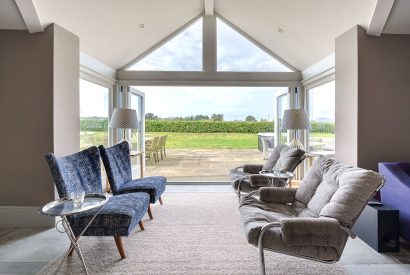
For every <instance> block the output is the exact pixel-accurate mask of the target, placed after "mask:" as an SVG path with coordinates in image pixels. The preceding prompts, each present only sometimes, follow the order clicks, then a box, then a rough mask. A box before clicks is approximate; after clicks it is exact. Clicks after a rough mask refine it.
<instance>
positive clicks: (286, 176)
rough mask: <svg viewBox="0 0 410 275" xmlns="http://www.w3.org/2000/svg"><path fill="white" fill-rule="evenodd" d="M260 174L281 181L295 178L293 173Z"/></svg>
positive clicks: (272, 172)
mask: <svg viewBox="0 0 410 275" xmlns="http://www.w3.org/2000/svg"><path fill="white" fill-rule="evenodd" d="M259 174H260V175H264V176H267V177H272V178H280V179H292V178H294V177H295V174H294V173H292V172H280V171H260V172H259Z"/></svg>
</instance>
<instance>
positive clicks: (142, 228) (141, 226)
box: [138, 221, 145, 230]
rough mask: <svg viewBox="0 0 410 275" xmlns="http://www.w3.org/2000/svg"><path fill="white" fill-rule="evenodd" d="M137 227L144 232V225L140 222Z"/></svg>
mask: <svg viewBox="0 0 410 275" xmlns="http://www.w3.org/2000/svg"><path fill="white" fill-rule="evenodd" d="M138 225H139V226H140V228H141V230H144V229H145V228H144V224H143V223H142V221H140V222H139V223H138Z"/></svg>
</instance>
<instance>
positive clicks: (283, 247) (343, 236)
mask: <svg viewBox="0 0 410 275" xmlns="http://www.w3.org/2000/svg"><path fill="white" fill-rule="evenodd" d="M383 182H384V179H383V177H382V176H381V175H379V174H378V173H376V172H373V171H369V170H364V169H360V168H355V167H351V166H348V165H345V164H342V163H340V162H336V161H335V160H332V159H329V158H324V157H319V158H318V159H317V160H316V161H315V163H314V164H313V166H312V168H311V169H310V171H309V172H308V174H307V175H306V176H305V178H304V179H303V181H302V183H301V185H300V187H299V188H298V189H295V188H279V187H265V188H261V189H260V190H258V191H254V192H251V193H249V194H247V195H246V196H243V197H242V200H241V205H240V208H239V209H240V213H241V216H242V222H243V224H244V228H245V235H246V238H247V240H248V242H249V243H250V244H253V245H255V246H258V248H259V257H260V268H261V274H265V262H264V249H267V250H272V251H276V252H279V253H283V254H288V255H293V256H297V257H302V258H308V259H312V260H316V261H321V262H327V263H332V262H335V261H338V260H339V259H340V257H341V255H342V252H343V249H344V247H345V244H346V242H347V239H348V236H351V237H352V238H354V237H355V236H354V234H353V233H352V232H351V228H352V227H353V225H354V223H355V222H356V219H357V218H358V217H359V215H360V213H361V212H362V210H363V208H364V207H365V206H366V204H367V202H368V200H369V199H370V198H371V197H372V196H373V194H374V193H375V192H376V191H377V190H378V189H380V188H381V187H382V185H383Z"/></svg>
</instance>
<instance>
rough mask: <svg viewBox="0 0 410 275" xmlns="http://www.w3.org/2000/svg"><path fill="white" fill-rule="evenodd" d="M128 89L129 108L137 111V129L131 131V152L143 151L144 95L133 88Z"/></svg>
mask: <svg viewBox="0 0 410 275" xmlns="http://www.w3.org/2000/svg"><path fill="white" fill-rule="evenodd" d="M129 89H130V108H131V109H134V110H136V111H137V116H138V123H139V129H132V130H131V139H130V141H131V146H132V150H138V151H144V133H145V94H144V93H143V92H141V91H138V90H136V89H134V88H131V87H130V88H129Z"/></svg>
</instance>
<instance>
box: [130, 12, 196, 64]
mask: <svg viewBox="0 0 410 275" xmlns="http://www.w3.org/2000/svg"><path fill="white" fill-rule="evenodd" d="M147 53H148V54H147V55H146V56H144V57H142V58H141V59H140V60H138V61H136V63H134V64H133V65H131V66H130V67H128V68H127V69H126V70H129V71H202V17H201V18H199V19H198V20H197V21H196V22H194V23H193V24H192V25H190V26H188V28H186V29H185V30H183V31H182V32H180V33H178V34H176V35H175V36H174V37H173V38H172V39H170V40H169V41H167V42H166V43H165V44H163V45H162V46H160V47H159V48H156V49H155V50H154V51H152V52H151V53H149V52H147Z"/></svg>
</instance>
